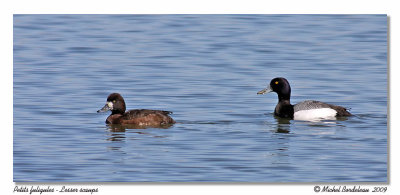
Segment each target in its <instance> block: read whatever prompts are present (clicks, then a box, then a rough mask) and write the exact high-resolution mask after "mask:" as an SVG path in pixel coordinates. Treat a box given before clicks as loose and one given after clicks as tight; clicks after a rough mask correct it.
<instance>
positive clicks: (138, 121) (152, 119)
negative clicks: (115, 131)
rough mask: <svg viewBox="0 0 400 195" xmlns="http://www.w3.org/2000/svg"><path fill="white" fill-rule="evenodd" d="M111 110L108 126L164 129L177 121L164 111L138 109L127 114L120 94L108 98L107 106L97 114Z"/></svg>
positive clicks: (107, 121)
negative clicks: (125, 125) (128, 125)
mask: <svg viewBox="0 0 400 195" xmlns="http://www.w3.org/2000/svg"><path fill="white" fill-rule="evenodd" d="M108 110H111V111H112V113H111V115H110V116H108V117H107V119H106V123H107V124H130V125H135V126H138V127H146V126H149V127H158V126H160V127H162V126H165V125H172V124H174V123H175V121H174V120H173V119H172V118H171V117H170V116H169V114H171V113H172V112H169V111H163V110H148V109H136V110H129V111H127V112H125V110H126V106H125V101H124V98H122V96H121V95H120V94H118V93H112V94H110V95H109V96H108V98H107V103H106V105H105V106H104V107H103V108H102V109H100V110H98V111H97V112H105V111H108Z"/></svg>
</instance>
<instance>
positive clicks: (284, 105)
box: [274, 101, 294, 118]
mask: <svg viewBox="0 0 400 195" xmlns="http://www.w3.org/2000/svg"><path fill="white" fill-rule="evenodd" d="M274 114H275V115H276V116H279V117H283V118H293V114H294V110H293V106H292V105H291V104H290V101H279V102H278V104H277V105H276V107H275V111H274Z"/></svg>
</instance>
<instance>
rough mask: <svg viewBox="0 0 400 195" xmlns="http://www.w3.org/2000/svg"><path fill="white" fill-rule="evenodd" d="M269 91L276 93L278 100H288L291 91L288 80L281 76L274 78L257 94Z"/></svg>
mask: <svg viewBox="0 0 400 195" xmlns="http://www.w3.org/2000/svg"><path fill="white" fill-rule="evenodd" d="M269 92H276V93H277V94H278V97H279V100H281V99H288V100H289V99H290V93H291V89H290V85H289V82H288V81H287V80H286V79H285V78H283V77H277V78H274V79H272V80H271V82H270V83H269V85H268V86H267V87H266V88H265V89H263V90H261V91H259V92H257V94H266V93H269Z"/></svg>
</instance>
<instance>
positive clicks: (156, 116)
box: [106, 109, 175, 126]
mask: <svg viewBox="0 0 400 195" xmlns="http://www.w3.org/2000/svg"><path fill="white" fill-rule="evenodd" d="M168 114H171V112H169V111H163V110H147V109H137V110H129V111H127V112H125V113H124V114H111V115H110V116H108V117H107V120H106V123H107V124H132V125H138V126H157V125H168V124H174V123H175V121H174V120H173V119H172V118H171V117H170V116H168Z"/></svg>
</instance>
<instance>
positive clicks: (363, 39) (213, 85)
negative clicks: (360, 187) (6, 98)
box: [13, 15, 388, 182]
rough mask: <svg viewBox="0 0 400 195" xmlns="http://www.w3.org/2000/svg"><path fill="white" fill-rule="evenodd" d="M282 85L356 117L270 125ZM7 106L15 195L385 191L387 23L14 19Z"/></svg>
mask: <svg viewBox="0 0 400 195" xmlns="http://www.w3.org/2000/svg"><path fill="white" fill-rule="evenodd" d="M278 76H279V77H285V78H287V79H288V80H289V82H290V83H291V87H292V103H297V102H300V101H303V100H307V99H315V100H319V101H324V102H327V103H331V104H337V105H341V106H344V107H347V108H351V112H352V113H353V114H354V116H352V117H348V118H344V119H341V120H330V121H319V122H307V121H295V120H281V119H278V118H275V117H274V115H273V110H274V108H275V105H276V103H277V101H278V100H277V95H276V94H274V93H272V94H267V95H263V96H261V95H256V93H257V91H259V90H261V89H263V88H264V87H266V85H267V83H269V81H270V80H271V79H272V78H274V77H278ZM113 92H118V93H121V94H122V95H123V97H124V98H125V101H126V104H127V108H128V109H135V108H147V109H162V110H169V111H173V115H172V117H173V118H174V119H175V120H176V121H177V123H176V124H175V125H173V126H172V127H170V128H166V129H157V128H148V129H131V128H125V127H121V128H113V127H110V126H107V125H106V124H105V123H104V121H105V119H106V117H107V116H108V115H107V114H99V113H96V111H97V110H98V109H100V108H101V107H102V106H103V105H104V103H105V101H106V98H107V96H108V94H110V93H113ZM13 102H14V111H13V114H14V115H13V123H14V126H13V127H14V130H13V131H14V134H13V136H14V155H13V161H14V167H13V168H14V181H15V182H31V181H33V182H50V181H51V182H53V181H59V182H135V181H138V182H147V181H151V182H387V181H388V175H387V168H388V165H387V159H388V156H387V149H388V146H387V143H388V142H387V132H388V129H387V127H388V126H387V16H386V15H14V67H13Z"/></svg>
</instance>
